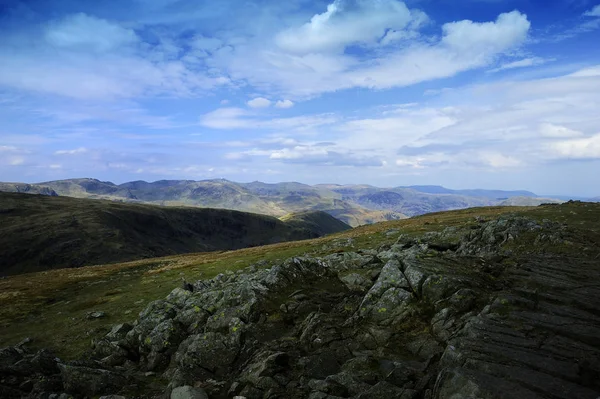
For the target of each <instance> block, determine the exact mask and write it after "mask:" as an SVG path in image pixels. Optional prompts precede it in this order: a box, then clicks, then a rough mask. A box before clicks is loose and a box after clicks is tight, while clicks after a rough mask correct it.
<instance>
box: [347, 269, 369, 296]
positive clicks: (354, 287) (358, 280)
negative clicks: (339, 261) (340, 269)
mask: <svg viewBox="0 0 600 399" xmlns="http://www.w3.org/2000/svg"><path fill="white" fill-rule="evenodd" d="M340 280H341V281H342V283H344V284H345V285H346V287H348V289H349V290H350V291H356V292H367V291H368V290H369V289H370V288H371V286H372V285H373V282H372V281H371V279H368V278H366V277H365V276H363V275H362V274H358V273H350V274H344V275H342V276H340Z"/></svg>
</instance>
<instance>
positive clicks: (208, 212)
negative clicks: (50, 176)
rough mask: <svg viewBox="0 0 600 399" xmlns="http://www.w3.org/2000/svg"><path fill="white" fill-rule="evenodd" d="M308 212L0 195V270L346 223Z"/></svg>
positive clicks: (288, 234)
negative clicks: (288, 216)
mask: <svg viewBox="0 0 600 399" xmlns="http://www.w3.org/2000/svg"><path fill="white" fill-rule="evenodd" d="M313 217H314V218H316V219H318V220H316V222H315V220H311V221H306V222H305V221H303V220H300V219H298V220H294V221H293V223H285V222H282V221H280V220H278V219H276V218H274V217H270V216H264V215H256V214H250V213H244V212H237V211H230V210H222V209H221V210H216V209H206V208H167V207H157V206H151V205H142V204H123V203H118V202H111V201H102V200H97V201H92V200H86V199H76V198H67V197H48V196H36V195H27V194H16V193H0V221H1V223H0V275H3V274H4V275H6V274H16V273H23V272H32V271H39V270H46V269H50V268H59V267H78V266H82V265H91V264H100V263H109V262H117V261H120V262H123V261H127V260H134V259H140V258H148V257H156V256H165V255H173V254H180V253H189V252H200V251H214V250H225V249H237V248H244V247H249V246H257V245H265V244H270V243H275V242H281V241H289V240H298V239H306V238H314V237H318V236H320V235H323V234H327V233H332V232H337V231H341V230H345V229H347V228H348V226H347V225H344V224H343V223H341V222H339V221H337V220H336V219H334V218H333V217H331V216H329V215H326V214H321V213H317V214H315V215H313ZM320 223H323V225H320Z"/></svg>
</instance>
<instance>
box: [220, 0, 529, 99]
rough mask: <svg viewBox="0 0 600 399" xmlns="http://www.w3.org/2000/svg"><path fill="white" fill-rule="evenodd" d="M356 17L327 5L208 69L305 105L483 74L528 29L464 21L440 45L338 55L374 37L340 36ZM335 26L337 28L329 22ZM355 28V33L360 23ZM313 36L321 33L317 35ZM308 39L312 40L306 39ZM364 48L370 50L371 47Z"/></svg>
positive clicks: (518, 18)
mask: <svg viewBox="0 0 600 399" xmlns="http://www.w3.org/2000/svg"><path fill="white" fill-rule="evenodd" d="M359 3H360V5H361V7H363V8H364V9H362V13H363V14H366V15H371V14H369V13H381V12H382V11H381V7H384V6H383V5H384V4H387V6H389V7H393V8H394V9H397V10H402V11H397V12H400V13H401V14H402V15H406V17H404V19H402V18H399V19H398V20H400V21H404V22H402V24H404V25H406V24H408V25H406V26H409V25H410V22H408V21H410V20H411V18H415V17H414V15H415V13H417V12H416V11H411V10H408V9H407V8H406V5H405V4H404V3H400V2H398V1H377V2H373V1H366V0H365V1H362V2H359ZM334 6H335V7H334ZM417 14H418V13H417ZM356 15H358V14H355V13H354V11H353V9H352V8H343V7H338V3H336V2H334V3H332V5H330V7H329V11H327V12H326V13H324V14H317V15H315V16H314V17H313V18H312V19H311V21H310V22H308V23H306V24H304V25H300V26H299V27H297V28H290V29H288V30H285V31H283V32H282V33H281V35H280V36H277V38H278V39H277V40H276V42H277V44H278V46H277V47H276V48H268V47H267V48H265V46H264V43H262V42H261V44H260V46H261V47H260V48H258V49H257V47H256V46H258V44H252V43H249V44H246V45H240V46H237V47H236V48H235V49H233V50H232V51H231V52H229V53H224V54H222V55H218V56H217V57H216V58H215V60H214V62H215V63H216V64H217V65H219V66H220V67H221V68H225V69H227V70H228V71H229V73H230V75H231V76H232V77H233V78H234V79H241V80H244V81H247V82H249V83H250V84H252V85H254V86H257V87H260V88H261V89H263V90H269V91H274V92H278V93H281V94H283V95H285V96H286V97H290V98H292V99H293V98H305V97H313V96H317V95H320V94H322V93H326V92H332V91H338V90H343V89H348V88H354V87H363V88H373V89H388V88H394V87H403V86H409V85H413V84H416V83H419V82H423V81H429V80H433V79H439V78H445V77H449V76H454V75H456V74H457V73H460V72H464V71H468V70H471V69H475V68H481V67H485V66H488V65H491V64H492V63H494V62H495V61H496V59H497V58H498V57H499V56H501V55H503V54H505V53H509V52H511V51H512V50H514V49H515V48H518V47H519V46H520V45H522V44H523V43H524V42H525V40H526V38H527V35H528V32H529V29H530V22H529V20H528V19H527V16H526V15H524V14H522V13H520V12H518V11H513V12H510V13H505V14H500V15H499V16H498V18H497V19H496V20H495V21H491V22H473V21H468V20H465V21H457V22H451V23H447V24H445V25H443V26H442V32H441V38H440V39H438V40H437V41H436V40H435V39H431V38H430V39H429V40H423V41H418V40H417V41H415V40H413V41H410V42H408V44H407V45H406V46H394V45H392V44H393V43H391V42H387V41H383V42H381V41H380V42H378V43H377V47H376V49H375V48H374V47H368V46H367V47H364V48H363V49H362V51H359V52H356V51H345V52H341V51H339V48H343V49H346V50H347V49H349V48H351V46H352V45H355V44H357V43H366V42H367V36H368V35H370V36H368V37H375V36H376V35H375V34H371V33H368V35H367V33H360V34H359V33H356V35H354V33H353V32H354V31H352V32H351V33H352V34H350V33H348V32H347V30H348V29H350V26H355V25H352V24H349V23H348V28H346V25H345V23H346V21H354V20H355V19H354V18H355V16H356ZM377 15H379V14H377ZM418 15H420V14H418ZM338 19H339V21H341V22H337V21H338ZM407 19H408V20H407ZM365 21H371V19H368V18H367V19H366V20H365ZM372 21H376V22H373V26H378V27H379V28H382V31H381V32H380V33H381V36H378V37H380V38H383V37H384V34H385V33H386V32H388V33H389V29H393V28H394V26H395V25H394V24H393V23H392V22H390V20H388V19H386V18H384V17H381V19H379V18H374V19H373V20H372ZM394 21H396V20H394ZM342 22H343V23H342ZM357 23H358V22H357ZM364 23H367V22H364ZM394 23H396V22H394ZM417 25H418V24H417ZM358 26H359V28H360V26H361V25H360V23H358ZM410 26H412V25H410ZM407 29H408V31H410V32H413V31H412V30H411V29H412V28H408V27H405V28H404V30H402V32H407ZM415 29H416V28H415ZM357 31H359V32H363V31H366V32H369V30H368V29H362V28H360V29H358V28H357ZM290 32H291V33H290ZM307 32H308V33H307ZM316 32H322V35H321V34H317V33H316ZM323 32H324V33H323ZM340 32H341V33H340ZM398 32H400V31H398ZM292 33H293V34H292ZM302 34H307V35H308V37H309V39H306V40H304V41H303V40H300V37H301V35H302ZM378 34H379V33H378ZM313 36H314V39H311V38H312V37H313ZM369 43H371V44H373V42H372V41H371V42H369Z"/></svg>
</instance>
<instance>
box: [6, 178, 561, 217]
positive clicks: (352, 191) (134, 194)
mask: <svg viewBox="0 0 600 399" xmlns="http://www.w3.org/2000/svg"><path fill="white" fill-rule="evenodd" d="M0 191H9V192H22V193H30V194H43V195H58V196H68V197H76V198H92V199H109V200H116V201H123V202H134V203H148V204H156V205H165V206H193V207H209V208H221V209H232V210H239V211H244V212H252V213H260V214H264V215H270V216H275V217H282V216H284V215H287V214H289V213H294V212H303V211H307V210H314V211H324V212H327V213H329V214H330V215H332V216H334V217H336V218H338V219H340V220H342V221H343V222H345V223H347V224H349V225H350V226H354V227H355V226H359V225H364V224H370V223H376V222H380V221H388V220H397V219H403V218H406V217H411V216H416V215H421V214H424V213H429V212H439V211H445V210H454V209H463V208H469V207H474V206H491V205H528V206H531V205H539V204H542V203H560V202H563V201H562V200H560V199H553V198H543V197H539V196H537V195H536V194H534V193H532V192H529V191H503V190H482V189H473V190H451V189H447V188H445V187H441V186H400V187H393V188H380V187H374V186H370V185H337V184H319V185H314V186H311V185H307V184H302V183H296V182H286V183H276V184H268V183H261V182H251V183H235V182H232V181H229V180H225V179H215V180H202V181H194V180H159V181H155V182H146V181H132V182H127V183H123V184H114V183H112V182H106V181H100V180H97V179H90V178H80V179H67V180H56V181H49V182H44V183H36V184H27V183H0Z"/></svg>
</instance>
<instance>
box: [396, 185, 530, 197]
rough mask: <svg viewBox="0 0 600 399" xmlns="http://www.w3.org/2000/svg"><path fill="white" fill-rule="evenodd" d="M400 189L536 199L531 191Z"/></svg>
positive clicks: (434, 188)
mask: <svg viewBox="0 0 600 399" xmlns="http://www.w3.org/2000/svg"><path fill="white" fill-rule="evenodd" d="M400 188H410V189H413V190H415V191H418V192H421V193H427V194H456V195H463V196H467V197H485V198H490V199H506V198H511V197H537V195H536V194H534V193H532V192H531V191H524V190H518V191H504V190H482V189H474V190H451V189H448V188H445V187H442V186H408V187H400Z"/></svg>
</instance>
